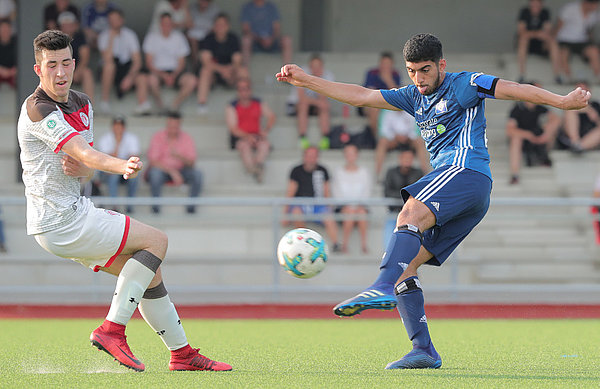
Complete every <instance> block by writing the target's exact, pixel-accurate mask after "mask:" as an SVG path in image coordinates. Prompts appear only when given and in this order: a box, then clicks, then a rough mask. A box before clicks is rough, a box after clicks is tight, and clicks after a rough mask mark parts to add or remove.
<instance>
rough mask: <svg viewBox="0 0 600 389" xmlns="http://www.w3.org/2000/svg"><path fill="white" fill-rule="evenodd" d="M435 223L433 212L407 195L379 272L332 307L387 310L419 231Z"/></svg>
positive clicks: (348, 312) (339, 311) (340, 311)
mask: <svg viewBox="0 0 600 389" xmlns="http://www.w3.org/2000/svg"><path fill="white" fill-rule="evenodd" d="M434 224H435V216H434V215H433V213H431V211H429V209H428V208H427V207H426V206H425V205H423V203H421V202H419V201H417V200H415V199H414V198H412V197H411V198H410V199H409V200H408V201H407V202H406V204H405V206H404V207H403V209H402V212H401V213H400V214H399V215H398V220H397V225H398V227H396V230H395V231H394V233H393V234H392V237H391V239H390V241H389V243H388V246H387V248H386V250H385V253H384V254H383V259H382V261H381V265H380V267H379V269H380V271H379V276H378V277H377V279H376V280H375V282H373V284H371V286H369V287H368V288H366V289H365V290H363V291H362V292H361V293H359V294H358V295H356V296H354V297H352V298H350V299H348V300H346V301H343V302H341V303H339V304H338V305H336V306H335V307H334V308H333V312H334V313H335V314H336V315H338V316H354V315H356V314H359V313H361V312H362V311H364V310H365V309H381V310H390V309H394V308H395V307H396V298H395V297H394V284H395V283H396V281H397V280H398V279H399V278H400V275H401V274H402V272H403V271H404V270H405V269H406V267H407V266H408V264H409V263H410V262H411V261H412V259H413V258H415V257H416V256H417V254H418V253H419V250H420V249H421V244H422V241H423V236H422V234H421V231H424V230H425V229H428V228H430V227H432V226H433V225H434Z"/></svg>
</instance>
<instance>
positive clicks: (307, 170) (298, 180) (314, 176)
mask: <svg viewBox="0 0 600 389" xmlns="http://www.w3.org/2000/svg"><path fill="white" fill-rule="evenodd" d="M286 197H313V198H328V197H331V192H330V187H329V173H328V172H327V169H326V168H325V167H323V166H321V165H320V164H319V149H318V148H317V147H315V146H310V147H308V148H307V149H306V150H304V154H303V158H302V164H301V165H298V166H296V167H294V168H293V169H292V171H291V173H290V179H289V181H288V185H287V189H286ZM285 213H286V214H292V215H294V216H295V217H299V216H300V215H303V214H312V215H315V216H316V218H317V219H316V221H318V222H322V223H323V225H324V226H325V231H326V232H327V235H328V236H329V241H330V242H333V245H332V251H333V252H339V251H340V247H339V245H338V243H337V241H338V240H337V238H338V237H337V233H338V232H337V224H336V223H335V221H334V220H333V219H332V218H331V217H330V214H331V209H330V207H329V206H328V205H289V206H287V207H286V212H285ZM318 215H322V216H321V217H319V216H318ZM304 220H315V219H312V218H305V219H304ZM304 220H295V221H294V223H293V224H294V227H295V228H301V227H303V226H304V224H305V223H304ZM283 224H284V225H287V224H288V223H287V221H284V223H283Z"/></svg>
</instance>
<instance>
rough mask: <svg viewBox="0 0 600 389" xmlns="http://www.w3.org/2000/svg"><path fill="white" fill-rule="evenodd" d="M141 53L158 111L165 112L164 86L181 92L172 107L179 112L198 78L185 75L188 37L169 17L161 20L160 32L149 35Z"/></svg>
mask: <svg viewBox="0 0 600 389" xmlns="http://www.w3.org/2000/svg"><path fill="white" fill-rule="evenodd" d="M142 49H143V51H144V54H145V58H146V67H147V68H148V72H149V74H148V77H147V82H148V85H149V86H150V91H151V93H152V95H153V96H154V99H155V101H156V104H157V105H158V107H159V109H161V110H164V104H163V100H162V97H161V90H160V89H161V84H164V85H166V86H168V87H173V88H179V93H178V94H177V97H176V98H175V100H173V102H172V103H171V110H173V111H176V110H178V109H179V106H180V105H181V103H183V101H184V100H185V98H186V97H188V96H189V95H190V94H191V93H192V92H193V91H194V90H195V89H196V85H197V83H198V80H197V78H196V76H194V75H193V74H192V73H189V72H186V71H185V65H186V64H185V59H186V57H187V56H188V55H189V54H190V45H189V43H188V41H187V39H186V37H185V35H184V34H183V33H182V32H181V31H179V30H176V29H175V28H174V25H173V18H172V16H171V14H170V13H166V12H165V13H163V14H162V15H161V16H160V32H150V33H148V35H146V38H144V43H143V45H142Z"/></svg>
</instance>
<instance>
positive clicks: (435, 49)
mask: <svg viewBox="0 0 600 389" xmlns="http://www.w3.org/2000/svg"><path fill="white" fill-rule="evenodd" d="M402 54H403V55H404V60H405V61H406V62H424V61H433V62H435V63H438V62H439V61H440V59H442V58H443V54H442V42H440V40H439V39H438V38H437V37H436V36H434V35H431V34H417V35H413V37H412V38H410V39H409V40H408V41H406V43H405V44H404V50H402Z"/></svg>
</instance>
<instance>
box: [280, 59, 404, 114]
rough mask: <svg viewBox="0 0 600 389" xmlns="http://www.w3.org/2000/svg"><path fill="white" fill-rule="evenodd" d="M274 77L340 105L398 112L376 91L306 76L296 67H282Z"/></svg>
mask: <svg viewBox="0 0 600 389" xmlns="http://www.w3.org/2000/svg"><path fill="white" fill-rule="evenodd" d="M275 77H276V78H277V81H280V82H287V83H289V84H291V85H294V86H297V87H303V88H308V89H312V90H314V91H315V92H318V93H320V94H322V95H324V96H327V97H330V98H332V99H335V100H338V101H341V102H342V103H346V104H350V105H354V106H357V107H373V108H383V109H390V110H396V111H397V110H398V108H396V107H394V106H393V105H391V104H389V103H388V102H387V101H385V99H384V98H383V96H382V95H381V92H379V91H378V90H375V89H369V88H365V87H363V86H360V85H356V84H345V83H343V82H335V81H329V80H325V79H323V78H321V77H316V76H312V75H310V74H307V73H306V72H305V71H304V70H302V68H301V67H300V66H298V65H284V66H283V67H282V68H281V71H280V72H279V73H277V74H276V75H275Z"/></svg>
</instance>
